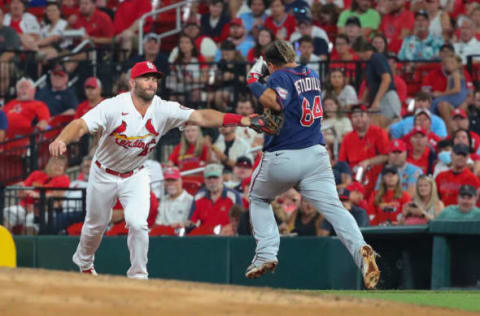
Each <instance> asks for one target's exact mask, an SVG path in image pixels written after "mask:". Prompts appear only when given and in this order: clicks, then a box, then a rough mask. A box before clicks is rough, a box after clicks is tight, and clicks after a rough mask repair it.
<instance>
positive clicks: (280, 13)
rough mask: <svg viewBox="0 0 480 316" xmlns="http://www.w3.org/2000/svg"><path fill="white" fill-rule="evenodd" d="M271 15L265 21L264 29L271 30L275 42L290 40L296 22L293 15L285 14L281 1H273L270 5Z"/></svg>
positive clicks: (283, 4)
mask: <svg viewBox="0 0 480 316" xmlns="http://www.w3.org/2000/svg"><path fill="white" fill-rule="evenodd" d="M270 10H271V15H270V16H269V17H267V19H266V20H265V27H266V28H267V29H270V30H272V32H273V34H275V37H276V39H277V40H285V41H288V40H290V35H292V34H293V32H295V28H296V26H297V22H296V21H295V18H294V17H293V15H290V14H287V13H286V12H285V3H284V2H283V0H273V1H272V2H271V3H270Z"/></svg>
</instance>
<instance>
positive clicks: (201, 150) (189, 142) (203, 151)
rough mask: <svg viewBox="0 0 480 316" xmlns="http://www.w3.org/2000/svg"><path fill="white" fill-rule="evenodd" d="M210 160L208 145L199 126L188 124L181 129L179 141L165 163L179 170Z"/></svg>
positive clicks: (195, 166)
mask: <svg viewBox="0 0 480 316" xmlns="http://www.w3.org/2000/svg"><path fill="white" fill-rule="evenodd" d="M209 160H210V147H209V146H208V145H207V144H206V142H205V139H204V138H203V135H202V131H201V130H200V127H199V126H194V125H189V126H187V127H185V129H184V130H183V134H182V137H181V138H180V143H179V144H178V145H177V146H175V148H174V149H173V151H172V153H171V154H170V157H169V158H168V162H167V164H168V165H169V166H177V167H178V168H179V169H180V171H184V170H189V169H195V168H199V167H201V166H203V165H205V164H206V163H207V162H208V161H209Z"/></svg>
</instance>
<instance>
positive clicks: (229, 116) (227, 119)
mask: <svg viewBox="0 0 480 316" xmlns="http://www.w3.org/2000/svg"><path fill="white" fill-rule="evenodd" d="M242 117H243V116H241V115H240V114H233V113H225V115H224V116H223V126H238V125H241V122H242Z"/></svg>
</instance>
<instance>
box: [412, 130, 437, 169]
mask: <svg viewBox="0 0 480 316" xmlns="http://www.w3.org/2000/svg"><path fill="white" fill-rule="evenodd" d="M405 137H406V139H408V142H406V143H407V146H408V147H409V151H408V156H407V161H408V162H409V163H411V164H413V165H415V166H417V167H419V168H421V169H422V171H423V173H425V174H432V173H433V166H434V163H435V160H436V159H437V155H436V154H435V151H434V150H433V149H432V148H431V147H430V146H429V145H428V137H427V131H426V130H425V129H424V128H423V127H421V126H416V127H414V128H413V129H412V131H411V132H410V134H408V135H407V136H405Z"/></svg>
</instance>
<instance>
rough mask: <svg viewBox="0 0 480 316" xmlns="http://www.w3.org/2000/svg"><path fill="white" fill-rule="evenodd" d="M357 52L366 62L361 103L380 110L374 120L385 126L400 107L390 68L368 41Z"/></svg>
mask: <svg viewBox="0 0 480 316" xmlns="http://www.w3.org/2000/svg"><path fill="white" fill-rule="evenodd" d="M397 1H398V0H397ZM357 53H358V55H359V56H360V58H361V59H362V60H364V61H366V62H367V67H366V70H365V76H366V83H367V89H366V92H365V93H364V95H363V96H362V100H361V103H363V104H368V105H369V109H370V110H371V111H374V112H377V111H380V114H377V115H375V117H374V122H376V125H378V126H380V127H383V128H386V127H387V126H389V125H390V123H391V122H392V121H393V120H395V119H397V118H400V112H401V107H402V106H401V104H400V99H399V97H398V94H397V90H396V88H395V83H394V81H393V73H392V69H391V68H390V65H389V64H388V60H387V58H386V57H385V55H383V54H379V53H377V52H375V48H374V47H373V46H372V44H370V43H363V44H362V45H360V46H359V47H358V48H357Z"/></svg>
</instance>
